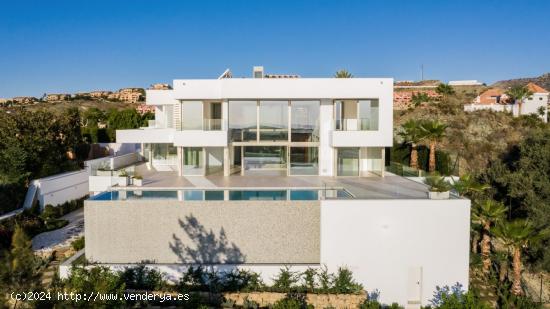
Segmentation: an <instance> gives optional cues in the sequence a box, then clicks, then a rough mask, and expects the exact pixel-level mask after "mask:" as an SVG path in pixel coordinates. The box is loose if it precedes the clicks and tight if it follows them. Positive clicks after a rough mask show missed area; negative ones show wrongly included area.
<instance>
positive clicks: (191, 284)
mask: <svg viewBox="0 0 550 309" xmlns="http://www.w3.org/2000/svg"><path fill="white" fill-rule="evenodd" d="M178 290H179V291H181V292H188V291H208V290H209V287H208V284H207V280H206V273H205V271H204V268H203V267H202V266H198V267H193V266H191V267H189V268H187V271H186V272H185V273H184V274H183V276H181V279H180V281H179V283H178Z"/></svg>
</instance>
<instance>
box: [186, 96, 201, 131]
mask: <svg viewBox="0 0 550 309" xmlns="http://www.w3.org/2000/svg"><path fill="white" fill-rule="evenodd" d="M202 118H203V117H202V101H184V102H183V103H182V104H181V128H182V130H202Z"/></svg>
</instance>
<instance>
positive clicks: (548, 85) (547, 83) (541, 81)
mask: <svg viewBox="0 0 550 309" xmlns="http://www.w3.org/2000/svg"><path fill="white" fill-rule="evenodd" d="M531 82H532V83H535V84H537V85H539V86H541V87H542V88H544V89H546V90H549V89H550V73H546V74H542V75H541V76H539V77H525V78H516V79H509V80H501V81H498V82H496V83H494V84H493V85H492V86H493V87H500V88H508V87H511V86H514V85H527V83H531Z"/></svg>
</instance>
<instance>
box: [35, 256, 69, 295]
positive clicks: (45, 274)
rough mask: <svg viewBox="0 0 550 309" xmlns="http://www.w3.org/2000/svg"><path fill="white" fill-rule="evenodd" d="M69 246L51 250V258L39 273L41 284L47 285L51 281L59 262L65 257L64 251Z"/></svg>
mask: <svg viewBox="0 0 550 309" xmlns="http://www.w3.org/2000/svg"><path fill="white" fill-rule="evenodd" d="M67 250H69V248H64V249H59V250H56V251H54V252H53V259H52V260H51V261H50V262H49V263H48V265H46V267H45V268H44V270H43V271H42V275H41V282H42V286H44V287H48V286H50V284H51V283H52V281H53V278H54V276H55V273H56V272H57V270H58V269H59V264H61V262H63V260H64V259H65V252H66V251H67Z"/></svg>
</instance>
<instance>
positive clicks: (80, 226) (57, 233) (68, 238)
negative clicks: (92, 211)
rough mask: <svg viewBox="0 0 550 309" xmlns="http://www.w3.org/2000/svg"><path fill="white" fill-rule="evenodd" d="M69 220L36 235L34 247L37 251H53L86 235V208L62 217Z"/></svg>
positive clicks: (33, 241) (33, 240)
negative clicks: (53, 228)
mask: <svg viewBox="0 0 550 309" xmlns="http://www.w3.org/2000/svg"><path fill="white" fill-rule="evenodd" d="M61 219H65V220H68V221H69V224H67V225H66V226H64V227H62V228H60V229H57V230H53V231H50V232H45V233H42V234H38V235H36V236H35V237H34V238H33V239H32V249H33V250H35V251H44V252H47V251H53V250H54V249H58V248H61V247H66V246H69V245H70V244H71V242H72V241H73V240H74V239H76V238H78V237H80V236H82V235H84V208H80V209H77V210H75V211H73V212H71V213H68V214H66V215H65V216H63V217H61Z"/></svg>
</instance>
